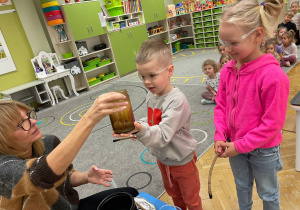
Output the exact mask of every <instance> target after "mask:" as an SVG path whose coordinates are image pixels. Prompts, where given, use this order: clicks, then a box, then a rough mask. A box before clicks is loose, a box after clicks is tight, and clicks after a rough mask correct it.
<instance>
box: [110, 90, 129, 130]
mask: <svg viewBox="0 0 300 210" xmlns="http://www.w3.org/2000/svg"><path fill="white" fill-rule="evenodd" d="M114 92H118V93H122V94H123V95H125V96H126V99H125V100H120V101H127V102H128V104H127V105H126V109H124V110H123V111H120V112H117V113H114V114H110V115H109V118H110V122H111V125H112V128H113V130H114V132H115V133H116V134H120V133H128V132H130V131H132V130H133V129H134V116H133V112H132V109H131V103H130V98H129V95H128V94H127V90H125V89H124V90H118V91H114Z"/></svg>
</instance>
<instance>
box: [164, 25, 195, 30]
mask: <svg viewBox="0 0 300 210" xmlns="http://www.w3.org/2000/svg"><path fill="white" fill-rule="evenodd" d="M191 26H192V25H185V26H178V27H176V28H171V29H170V30H169V31H174V30H177V29H181V28H186V27H191Z"/></svg>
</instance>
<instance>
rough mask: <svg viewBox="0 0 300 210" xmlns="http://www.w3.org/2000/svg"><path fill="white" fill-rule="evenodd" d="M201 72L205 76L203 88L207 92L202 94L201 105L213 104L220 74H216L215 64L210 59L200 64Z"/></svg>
mask: <svg viewBox="0 0 300 210" xmlns="http://www.w3.org/2000/svg"><path fill="white" fill-rule="evenodd" d="M202 70H203V72H204V74H206V75H207V77H205V80H204V84H205V88H206V89H207V90H208V91H205V92H202V93H201V96H202V98H203V99H202V100H201V103H202V104H203V105H205V104H215V98H216V95H217V92H218V87H219V80H220V73H219V72H218V67H217V63H216V62H215V61H213V60H211V59H207V60H205V61H204V62H203V64H202Z"/></svg>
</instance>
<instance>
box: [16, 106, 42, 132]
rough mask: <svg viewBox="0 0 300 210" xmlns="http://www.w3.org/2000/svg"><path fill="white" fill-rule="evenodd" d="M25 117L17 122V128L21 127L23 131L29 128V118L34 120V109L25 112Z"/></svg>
mask: <svg viewBox="0 0 300 210" xmlns="http://www.w3.org/2000/svg"><path fill="white" fill-rule="evenodd" d="M26 115H27V117H28V118H26V119H25V120H23V122H21V123H19V124H18V126H17V128H22V129H23V130H24V131H29V130H30V128H31V121H30V119H34V120H36V118H37V117H36V113H35V111H34V110H31V111H29V112H27V114H26Z"/></svg>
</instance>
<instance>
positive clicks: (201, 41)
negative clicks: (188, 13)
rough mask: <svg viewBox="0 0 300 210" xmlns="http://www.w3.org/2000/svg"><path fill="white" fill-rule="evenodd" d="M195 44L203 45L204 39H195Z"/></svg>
mask: <svg viewBox="0 0 300 210" xmlns="http://www.w3.org/2000/svg"><path fill="white" fill-rule="evenodd" d="M196 42H197V43H204V39H197V40H196Z"/></svg>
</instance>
